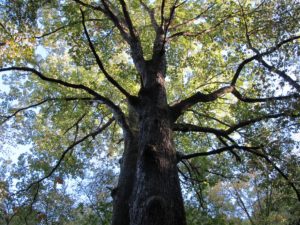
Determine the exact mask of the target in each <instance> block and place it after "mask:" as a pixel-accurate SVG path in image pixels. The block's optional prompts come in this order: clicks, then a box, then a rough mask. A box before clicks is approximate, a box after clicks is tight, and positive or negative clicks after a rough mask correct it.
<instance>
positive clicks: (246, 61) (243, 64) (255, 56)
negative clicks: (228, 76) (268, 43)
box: [231, 36, 300, 86]
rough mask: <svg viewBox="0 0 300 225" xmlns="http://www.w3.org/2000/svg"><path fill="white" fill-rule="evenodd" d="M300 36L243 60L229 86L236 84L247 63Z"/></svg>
mask: <svg viewBox="0 0 300 225" xmlns="http://www.w3.org/2000/svg"><path fill="white" fill-rule="evenodd" d="M299 38H300V36H293V37H290V38H288V39H285V40H283V41H281V42H279V43H278V44H276V45H275V46H274V47H272V48H270V49H268V50H266V51H264V52H262V53H259V54H256V55H254V56H252V57H250V58H247V59H245V60H244V61H243V62H241V63H240V65H239V66H238V68H237V70H236V72H235V74H234V76H233V79H232V81H231V85H232V86H234V85H235V84H236V81H237V79H238V77H239V75H240V73H241V71H242V70H243V68H244V66H245V65H247V64H248V63H250V62H252V61H253V60H258V59H260V58H261V57H263V56H266V55H270V54H271V53H273V52H275V51H276V50H278V49H279V48H280V47H281V46H282V45H284V44H287V43H290V42H292V41H294V40H297V39H299Z"/></svg>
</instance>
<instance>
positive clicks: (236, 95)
mask: <svg viewBox="0 0 300 225" xmlns="http://www.w3.org/2000/svg"><path fill="white" fill-rule="evenodd" d="M232 94H233V95H234V96H235V97H236V98H237V99H239V100H240V101H242V102H247V103H257V102H270V101H277V100H288V99H293V98H300V95H299V94H298V93H294V94H291V95H287V96H277V97H267V98H249V97H244V96H242V94H241V93H240V92H238V91H237V89H236V88H235V89H234V90H233V91H232Z"/></svg>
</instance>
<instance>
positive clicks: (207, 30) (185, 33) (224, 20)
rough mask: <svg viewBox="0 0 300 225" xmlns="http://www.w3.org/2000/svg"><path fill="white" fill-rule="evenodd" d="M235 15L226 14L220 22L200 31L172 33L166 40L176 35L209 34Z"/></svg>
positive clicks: (194, 35) (193, 35)
mask: <svg viewBox="0 0 300 225" xmlns="http://www.w3.org/2000/svg"><path fill="white" fill-rule="evenodd" d="M231 17H233V16H232V15H231V14H229V15H228V16H226V17H225V18H224V19H222V20H221V21H219V22H218V23H216V24H215V25H213V26H211V27H210V28H207V29H204V30H201V31H198V32H189V31H180V32H177V33H174V34H172V35H170V36H169V37H168V38H167V39H166V40H167V41H170V40H172V39H173V38H175V37H180V36H184V37H198V36H200V35H203V34H207V33H209V32H212V31H214V30H215V29H217V28H218V27H219V26H220V25H222V24H223V23H224V22H226V20H227V19H229V18H231Z"/></svg>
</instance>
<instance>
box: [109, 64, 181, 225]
mask: <svg viewBox="0 0 300 225" xmlns="http://www.w3.org/2000/svg"><path fill="white" fill-rule="evenodd" d="M164 63H165V61H163V64H164ZM164 70H165V65H162V64H159V63H154V62H153V61H152V62H151V61H148V67H147V71H146V73H145V74H144V75H143V87H142V88H141V90H140V93H139V96H138V100H137V102H135V103H134V104H132V106H133V108H134V109H135V112H136V113H137V114H136V116H137V118H136V119H137V120H135V121H138V122H137V123H138V127H137V129H134V130H137V132H136V135H135V134H134V135H133V136H134V137H135V136H136V137H137V138H134V140H136V141H134V143H135V144H132V142H128V143H129V145H128V146H131V147H129V149H136V150H137V155H136V154H134V155H131V156H130V154H127V153H126V151H128V153H129V152H131V153H132V150H128V146H127V145H126V144H125V152H124V157H123V158H124V161H123V164H122V167H121V173H120V178H119V179H120V180H119V185H118V189H117V191H116V193H117V194H116V199H115V200H114V215H113V218H114V219H113V225H186V218H185V211H184V205H183V199H182V194H181V189H180V183H179V177H178V171H177V158H176V151H175V148H174V144H173V138H172V122H173V121H172V116H171V112H170V107H169V106H168V104H167V97H166V90H165V86H164ZM130 143H131V144H130ZM133 146H134V147H133ZM134 152H135V150H134ZM127 158H128V159H127ZM134 158H135V159H136V161H135V162H136V164H135V163H134V162H133V159H134ZM133 166H135V168H134V169H133ZM133 172H134V173H135V176H134V177H132V173H133ZM127 173H128V174H127ZM129 196H131V198H130V199H129ZM128 203H129V205H128ZM128 207H129V212H128V211H127V212H125V211H126V210H127V209H128ZM119 211H120V212H119ZM128 213H129V214H128ZM128 215H129V218H128V217H127V216H128ZM115 217H121V218H115ZM116 221H118V222H116Z"/></svg>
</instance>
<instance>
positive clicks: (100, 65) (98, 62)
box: [80, 9, 131, 98]
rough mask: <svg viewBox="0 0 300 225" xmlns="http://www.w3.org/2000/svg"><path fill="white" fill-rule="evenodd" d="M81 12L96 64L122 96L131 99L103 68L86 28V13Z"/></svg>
mask: <svg viewBox="0 0 300 225" xmlns="http://www.w3.org/2000/svg"><path fill="white" fill-rule="evenodd" d="M80 11H81V16H82V25H83V28H84V33H85V36H86V38H87V40H88V42H89V46H90V49H91V51H92V52H93V55H94V57H95V59H96V62H97V64H98V66H99V68H100V70H101V71H102V73H103V74H104V76H105V77H106V79H107V80H108V81H109V82H110V83H111V84H112V85H113V86H115V87H116V88H117V89H118V90H119V91H120V92H121V93H122V94H124V95H125V96H126V97H127V98H130V97H131V95H130V94H129V93H128V92H127V91H126V90H125V89H124V88H123V87H122V86H121V85H120V84H119V83H118V82H117V81H116V80H115V79H113V78H112V76H110V75H109V73H108V72H107V71H106V70H105V68H104V66H103V63H102V61H101V59H100V57H99V55H98V54H97V52H96V49H95V47H94V45H93V43H92V41H91V38H90V36H89V33H88V31H87V28H86V26H85V18H84V13H83V11H82V10H81V9H80Z"/></svg>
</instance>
